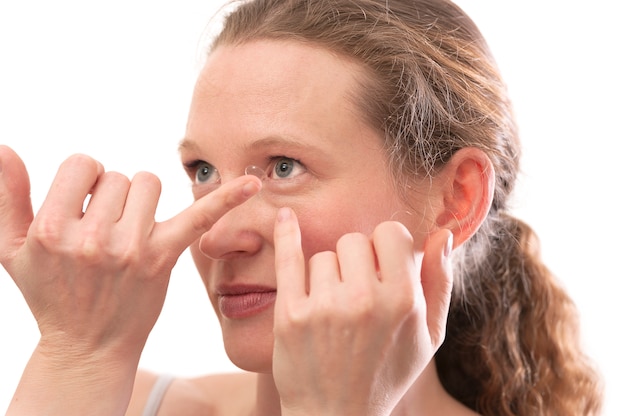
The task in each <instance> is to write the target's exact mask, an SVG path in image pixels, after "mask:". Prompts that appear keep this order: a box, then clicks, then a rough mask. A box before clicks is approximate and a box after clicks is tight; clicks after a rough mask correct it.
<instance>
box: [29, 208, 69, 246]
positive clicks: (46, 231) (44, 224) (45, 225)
mask: <svg viewBox="0 0 626 416" xmlns="http://www.w3.org/2000/svg"><path fill="white" fill-rule="evenodd" d="M62 230H63V227H62V225H61V222H60V220H58V219H55V218H53V217H47V216H44V217H40V218H37V219H36V220H35V221H33V223H32V225H31V227H30V228H29V231H28V236H27V238H28V239H29V240H30V241H31V242H32V243H35V244H36V245H38V246H40V247H43V248H45V249H53V248H56V247H59V246H60V243H61V241H62Z"/></svg>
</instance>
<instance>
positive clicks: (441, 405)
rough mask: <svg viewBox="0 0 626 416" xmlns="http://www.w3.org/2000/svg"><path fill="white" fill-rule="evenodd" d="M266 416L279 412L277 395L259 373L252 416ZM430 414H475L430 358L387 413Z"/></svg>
mask: <svg viewBox="0 0 626 416" xmlns="http://www.w3.org/2000/svg"><path fill="white" fill-rule="evenodd" d="M266 415H280V397H279V395H278V391H277V390H276V385H275V384H274V378H273V377H272V375H271V374H259V375H258V376H257V406H256V411H255V416H266ZM434 415H450V416H452V415H454V416H468V415H475V413H473V412H472V411H470V410H469V409H467V408H466V407H464V406H463V405H462V404H461V403H459V402H458V401H457V400H456V399H454V398H453V397H452V396H450V395H449V394H448V392H447V391H445V389H444V388H443V386H442V385H441V382H440V381H439V376H438V374H437V368H436V367H435V361H434V360H432V361H431V362H430V364H428V366H427V367H426V368H425V369H424V371H423V372H422V374H421V375H420V376H419V378H418V379H417V380H416V381H415V382H414V383H413V384H412V385H411V387H410V388H409V390H408V391H407V392H406V394H405V395H404V396H403V397H402V399H401V400H400V402H399V403H398V404H397V406H396V407H395V408H394V409H393V411H392V413H391V416H434Z"/></svg>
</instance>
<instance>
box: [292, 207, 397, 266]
mask: <svg viewBox="0 0 626 416" xmlns="http://www.w3.org/2000/svg"><path fill="white" fill-rule="evenodd" d="M370 208H371V207H370ZM296 215H297V216H298V222H299V224H300V232H301V234H302V250H303V252H304V256H305V258H306V259H309V258H310V257H311V256H313V255H314V254H316V253H319V252H322V251H335V249H336V245H337V240H339V238H340V237H341V236H342V235H344V234H348V233H353V232H359V233H363V234H365V235H368V236H369V235H370V234H371V233H372V231H373V230H374V228H375V227H376V226H377V225H378V224H379V223H381V222H383V221H385V220H386V219H389V217H388V216H386V215H387V212H385V213H379V212H372V211H371V210H365V209H364V208H361V207H357V206H354V205H352V204H348V205H337V204H336V202H335V204H334V205H333V204H331V205H327V206H323V205H322V204H320V205H318V206H317V207H314V208H309V209H306V210H298V211H296Z"/></svg>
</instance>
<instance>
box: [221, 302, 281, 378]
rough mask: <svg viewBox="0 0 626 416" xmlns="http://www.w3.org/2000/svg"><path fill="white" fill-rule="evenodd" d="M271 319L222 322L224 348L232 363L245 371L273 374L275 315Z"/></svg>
mask: <svg viewBox="0 0 626 416" xmlns="http://www.w3.org/2000/svg"><path fill="white" fill-rule="evenodd" d="M269 315H272V316H271V319H257V318H262V317H260V316H259V317H256V318H254V319H246V320H241V321H227V322H222V336H223V340H224V348H225V350H226V354H227V355H228V358H229V359H230V361H231V362H232V363H233V364H234V365H236V366H237V367H239V368H241V369H242V370H245V371H250V372H254V373H266V374H269V373H271V372H272V355H273V353H274V335H273V323H274V322H273V321H274V320H273V314H269Z"/></svg>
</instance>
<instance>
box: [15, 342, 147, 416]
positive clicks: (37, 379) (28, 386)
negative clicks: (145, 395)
mask: <svg viewBox="0 0 626 416" xmlns="http://www.w3.org/2000/svg"><path fill="white" fill-rule="evenodd" d="M69 344H70V343H66V344H65V345H62V344H59V343H50V342H47V340H43V339H42V340H41V341H40V343H39V344H38V345H37V348H36V349H35V351H34V352H33V354H32V356H31V358H30V360H29V362H28V364H27V366H26V369H25V370H24V373H23V375H22V378H21V380H20V383H19V385H18V388H17V390H16V392H15V395H14V397H13V400H12V402H11V406H10V407H9V410H8V412H7V415H26V414H49V415H67V416H70V415H85V414H89V415H94V416H95V415H124V413H125V411H126V407H127V406H128V402H129V400H130V396H131V393H132V389H133V383H134V378H135V374H136V372H137V366H138V361H139V357H132V356H127V355H125V354H118V353H112V352H111V351H106V350H91V351H90V349H88V348H85V347H84V346H80V345H69Z"/></svg>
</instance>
